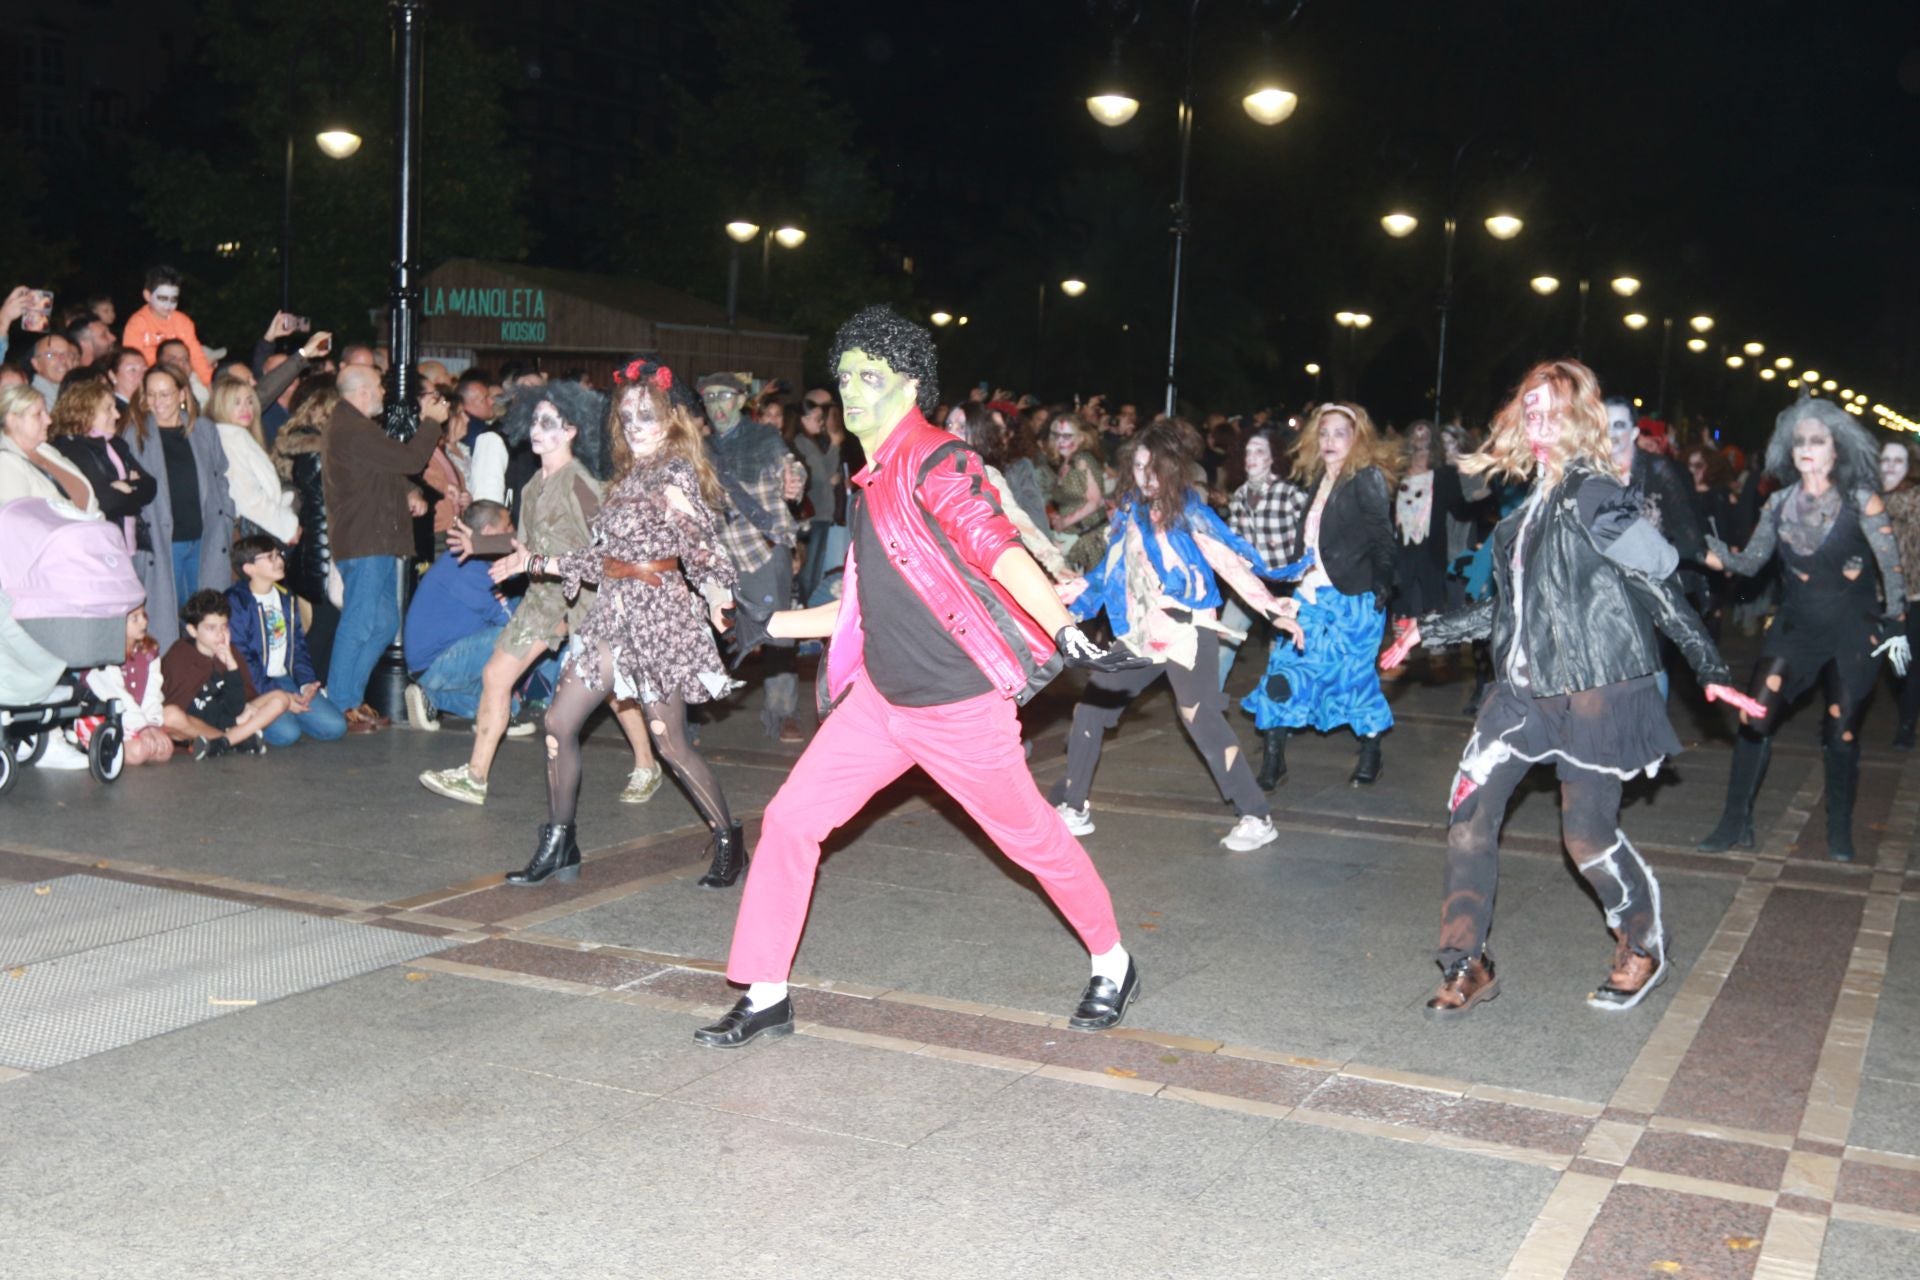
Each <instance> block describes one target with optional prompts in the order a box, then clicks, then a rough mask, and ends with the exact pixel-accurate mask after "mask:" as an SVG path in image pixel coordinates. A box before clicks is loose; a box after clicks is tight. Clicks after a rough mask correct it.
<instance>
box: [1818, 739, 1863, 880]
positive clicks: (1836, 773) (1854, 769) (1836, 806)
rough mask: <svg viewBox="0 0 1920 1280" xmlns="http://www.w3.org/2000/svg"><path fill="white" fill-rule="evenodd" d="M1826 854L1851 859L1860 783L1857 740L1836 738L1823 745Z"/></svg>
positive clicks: (1830, 856)
mask: <svg viewBox="0 0 1920 1280" xmlns="http://www.w3.org/2000/svg"><path fill="white" fill-rule="evenodd" d="M1825 754H1826V764H1827V856H1828V857H1829V858H1831V859H1833V860H1834V861H1835V862H1852V861H1853V794H1854V792H1855V791H1856V790H1857V789H1858V788H1859V786H1860V744H1859V743H1857V742H1836V743H1831V744H1829V745H1828V747H1827V749H1826V753H1825Z"/></svg>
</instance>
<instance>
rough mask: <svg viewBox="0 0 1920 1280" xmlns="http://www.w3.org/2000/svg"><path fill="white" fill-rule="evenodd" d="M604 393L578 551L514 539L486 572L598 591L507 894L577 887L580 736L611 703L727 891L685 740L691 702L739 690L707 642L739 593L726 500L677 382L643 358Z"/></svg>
mask: <svg viewBox="0 0 1920 1280" xmlns="http://www.w3.org/2000/svg"><path fill="white" fill-rule="evenodd" d="M614 381H615V391H614V395H613V412H612V415H611V421H610V422H609V424H608V434H609V435H610V436H611V437H612V443H613V479H612V480H611V482H609V484H608V485H607V491H606V497H605V500H604V502H603V503H602V505H601V507H600V510H599V512H598V513H597V514H596V515H595V516H594V518H593V522H592V526H591V529H590V530H589V539H588V542H587V544H586V545H585V546H582V547H580V548H578V549H577V550H572V551H568V552H566V553H564V554H559V555H535V554H532V553H530V552H529V551H528V550H527V548H526V545H525V544H524V543H521V542H519V541H518V540H516V541H515V543H514V547H513V552H512V554H510V555H507V556H504V557H502V558H501V559H500V560H498V561H496V562H495V564H494V566H493V568H492V570H491V573H492V575H493V580H494V581H495V582H504V581H506V580H507V579H508V578H511V577H513V576H514V575H515V574H518V573H526V574H529V575H530V576H532V577H533V578H535V579H536V580H537V579H540V578H556V579H558V580H559V581H560V582H561V584H562V585H563V587H564V588H565V592H566V594H567V595H568V596H569V597H572V596H576V595H578V594H579V593H580V590H581V588H582V587H583V586H584V585H585V584H586V583H589V582H597V583H599V591H598V593H597V594H596V595H595V596H594V601H593V607H592V609H591V610H589V611H588V613H587V616H586V618H585V619H583V620H582V621H581V623H580V625H579V627H578V629H577V630H575V631H574V633H573V640H572V643H571V644H570V645H569V646H568V650H567V659H566V665H565V669H564V674H563V675H562V676H561V680H560V687H559V689H558V690H556V691H555V692H554V695H553V702H552V703H551V704H550V705H549V706H548V708H547V715H546V734H545V739H546V751H547V822H546V825H544V826H542V827H541V828H540V838H539V843H538V845H537V846H536V848H535V850H534V854H533V858H532V859H531V860H530V861H529V862H528V863H527V865H526V867H525V869H524V870H521V871H517V872H514V873H512V874H511V875H509V876H508V877H507V883H509V884H516V885H533V884H539V883H541V882H542V881H545V880H548V879H550V878H556V877H557V878H559V879H561V880H573V879H577V878H578V877H579V875H580V846H579V844H578V843H577V841H576V840H575V839H574V812H575V806H576V803H577V801H578V797H579V792H580V730H581V728H582V726H584V725H585V723H586V719H587V716H588V715H589V714H591V713H592V711H593V709H594V708H595V707H597V706H599V705H600V703H602V702H604V701H605V700H606V699H607V697H608V695H609V694H611V695H612V696H614V697H617V698H631V699H635V700H637V701H638V702H639V703H640V704H641V706H642V708H643V709H644V711H645V713H646V720H647V727H648V729H650V730H651V731H652V733H653V738H654V743H655V746H656V748H657V749H658V751H659V754H660V756H661V758H662V759H664V760H665V761H666V763H667V766H668V767H669V768H670V769H672V770H673V773H674V776H675V777H676V778H677V779H678V780H679V782H680V785H681V786H682V787H683V788H684V789H685V790H686V792H687V794H688V797H689V798H690V799H692V801H693V803H694V807H695V808H696V809H698V810H699V812H700V816H701V817H702V818H704V819H706V822H707V825H708V826H709V827H710V828H712V831H713V847H714V852H713V865H712V866H711V867H710V868H709V870H708V872H707V874H706V875H705V876H704V877H702V879H701V881H700V883H701V885H702V887H705V888H725V887H728V886H730V885H732V884H733V883H734V881H735V880H737V879H738V878H739V876H740V871H741V869H742V868H743V867H745V865H746V843H745V840H744V838H743V837H742V835H741V831H740V824H739V823H737V822H735V821H733V816H732V814H731V812H730V811H729V810H728V808H727V797H726V793H725V792H723V791H722V790H721V788H720V779H719V778H718V777H717V776H716V775H715V774H714V772H713V770H712V768H711V767H709V766H708V764H707V762H706V761H705V760H704V759H703V758H702V757H701V755H700V753H699V751H698V750H696V749H695V747H694V745H693V742H692V740H691V739H690V738H689V737H688V736H687V704H689V703H694V702H707V701H709V700H711V699H713V698H717V697H720V696H721V695H722V694H725V693H728V692H731V691H732V690H733V689H734V688H736V687H737V685H736V684H735V682H734V681H733V680H732V679H731V678H729V677H728V675H727V673H726V667H725V665H724V664H723V663H722V662H721V659H720V651H719V649H718V647H716V646H715V644H714V639H713V633H714V631H715V630H723V629H725V628H726V626H727V625H728V622H727V619H726V618H725V616H724V610H727V609H730V608H732V607H733V588H734V585H735V584H736V583H737V582H738V581H739V571H738V570H737V569H735V568H734V564H733V560H732V558H731V557H729V556H728V554H727V551H726V548H725V546H724V545H722V543H721V541H720V518H719V514H718V513H719V511H720V510H721V509H722V508H723V506H724V504H725V501H726V499H725V497H724V495H723V493H722V491H721V488H720V480H719V477H718V476H716V475H715V474H714V471H713V466H712V464H711V463H710V462H708V461H707V456H706V450H705V448H704V445H703V443H702V440H701V434H700V427H699V425H698V422H697V420H696V419H695V417H694V410H693V401H692V396H691V394H690V393H689V392H688V390H687V388H686V386H685V384H684V383H682V382H681V380H680V379H679V378H678V377H677V376H675V374H674V373H673V371H672V370H671V369H668V368H667V367H666V366H664V365H660V364H655V363H654V362H653V361H651V360H647V359H644V358H641V359H636V360H634V361H632V362H630V363H629V364H627V365H626V366H625V367H624V368H623V369H621V370H619V371H618V373H617V374H616V376H615V379H614ZM696 592H697V594H696ZM709 623H711V624H712V625H711V628H709V625H708V624H709Z"/></svg>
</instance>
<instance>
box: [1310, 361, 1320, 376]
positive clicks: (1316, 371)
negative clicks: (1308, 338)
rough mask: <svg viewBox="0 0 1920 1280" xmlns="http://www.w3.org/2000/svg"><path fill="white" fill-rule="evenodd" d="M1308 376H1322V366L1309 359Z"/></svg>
mask: <svg viewBox="0 0 1920 1280" xmlns="http://www.w3.org/2000/svg"><path fill="white" fill-rule="evenodd" d="M1307 376H1308V377H1310V378H1317V377H1319V376H1320V366H1319V365H1318V364H1316V363H1314V362H1313V361H1311V360H1309V361H1307Z"/></svg>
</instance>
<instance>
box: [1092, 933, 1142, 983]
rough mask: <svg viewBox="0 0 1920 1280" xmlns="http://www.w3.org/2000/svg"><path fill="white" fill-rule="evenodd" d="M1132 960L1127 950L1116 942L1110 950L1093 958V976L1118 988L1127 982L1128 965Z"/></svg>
mask: <svg viewBox="0 0 1920 1280" xmlns="http://www.w3.org/2000/svg"><path fill="white" fill-rule="evenodd" d="M1132 959H1133V958H1132V957H1131V956H1129V955H1128V954H1127V949H1126V948H1125V947H1123V946H1121V945H1120V944H1119V943H1117V942H1116V943H1114V944H1113V946H1112V948H1111V949H1110V950H1107V951H1103V952H1101V953H1100V954H1099V955H1097V956H1095V957H1093V976H1094V977H1096V978H1105V979H1106V980H1107V981H1108V982H1111V983H1112V984H1113V985H1114V986H1116V987H1117V986H1119V985H1120V984H1121V983H1122V982H1124V981H1125V980H1126V977H1127V965H1128V964H1130V963H1131V962H1132Z"/></svg>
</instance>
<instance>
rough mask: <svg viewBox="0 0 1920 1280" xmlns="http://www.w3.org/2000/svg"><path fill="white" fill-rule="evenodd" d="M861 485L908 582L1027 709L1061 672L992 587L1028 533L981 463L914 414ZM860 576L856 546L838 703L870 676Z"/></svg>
mask: <svg viewBox="0 0 1920 1280" xmlns="http://www.w3.org/2000/svg"><path fill="white" fill-rule="evenodd" d="M853 483H854V484H855V485H857V486H859V489H860V501H861V503H862V505H863V506H864V507H865V508H866V511H867V517H868V519H870V520H872V521H873V529H874V532H875V533H876V534H877V535H878V536H879V539H880V541H881V542H882V543H883V544H884V545H885V546H886V547H887V549H888V552H889V553H890V554H891V555H892V556H893V560H894V563H895V565H897V566H898V567H899V570H900V576H901V577H902V578H904V579H905V580H906V582H907V585H908V586H910V587H911V588H913V592H914V594H915V595H917V596H918V597H919V598H920V600H921V601H922V602H923V603H924V604H925V605H926V606H927V608H928V610H930V611H931V612H932V614H933V616H934V618H935V619H936V620H937V621H938V622H939V623H940V625H941V626H943V627H945V628H946V629H947V633H948V634H949V635H951V636H952V637H953V639H954V642H955V643H956V644H958V645H959V646H960V648H961V650H962V652H964V653H965V654H966V655H967V656H968V657H969V658H972V659H973V661H974V663H975V665H977V666H978V667H979V668H980V670H981V672H982V673H983V674H985V675H986V677H987V679H989V680H990V681H992V682H993V687H994V688H996V689H998V690H999V691H1000V694H1001V696H1002V697H1007V698H1013V699H1015V700H1016V701H1018V702H1022V703H1024V702H1025V701H1026V700H1027V699H1029V698H1031V697H1032V696H1033V695H1034V694H1036V693H1038V692H1040V690H1041V689H1043V688H1045V687H1046V684H1047V682H1048V681H1050V680H1052V679H1053V677H1054V676H1056V675H1058V674H1059V673H1060V669H1061V666H1062V665H1063V664H1062V663H1061V661H1060V657H1059V655H1058V654H1057V653H1055V652H1054V648H1053V640H1052V639H1051V638H1050V637H1049V636H1048V635H1047V634H1046V632H1044V631H1043V630H1041V629H1040V624H1038V623H1037V622H1035V621H1034V620H1033V619H1032V618H1030V617H1028V616H1027V613H1026V610H1024V609H1022V608H1021V607H1020V606H1019V604H1017V603H1016V602H1015V601H1014V598H1013V597H1012V596H1011V595H1009V594H1007V591H1006V589H1005V588H1003V587H1002V586H1001V585H1000V584H999V583H997V582H995V581H994V580H993V565H994V562H995V561H996V560H998V559H999V558H1000V556H1001V554H1002V553H1003V552H1004V551H1006V549H1007V548H1008V547H1017V546H1019V545H1020V534H1019V531H1018V530H1016V529H1015V528H1014V527H1013V522H1012V521H1010V520H1008V519H1007V518H1006V516H1005V515H1003V514H1001V511H1000V505H999V503H998V501H997V500H996V499H995V498H994V494H993V490H992V488H990V487H989V486H988V484H987V476H986V467H985V464H984V463H982V462H981V460H980V455H979V454H977V453H975V452H974V451H973V450H972V449H970V448H968V447H967V446H966V445H965V444H963V443H962V442H960V441H959V440H956V439H954V438H953V437H952V436H951V435H949V434H947V433H946V432H944V431H942V430H940V429H939V428H937V427H934V426H932V425H931V424H929V423H928V422H927V420H926V419H925V418H923V417H921V416H920V411H919V410H918V409H911V410H908V412H907V416H906V417H905V418H904V419H902V420H901V422H900V425H899V426H897V427H895V428H894V429H893V434H891V435H889V436H888V437H887V439H886V443H884V444H882V445H881V446H880V448H879V449H878V450H876V451H875V452H874V455H873V459H872V461H870V462H869V463H868V464H867V465H866V467H865V468H864V469H862V470H861V471H860V472H859V473H857V474H856V475H855V476H854V477H853ZM858 573H859V567H858V566H857V565H856V564H855V563H854V553H853V549H852V548H851V547H849V548H848V550H847V567H846V572H845V576H844V578H843V579H842V581H841V588H840V617H839V620H838V622H836V623H835V625H834V631H833V643H832V644H831V645H830V646H829V648H828V650H827V673H826V681H827V697H828V699H829V700H830V702H838V701H839V700H840V699H841V698H842V697H844V696H845V695H846V692H847V690H848V689H849V688H850V687H851V682H852V681H853V680H854V679H857V678H858V677H859V676H860V675H861V674H862V673H863V671H864V668H865V662H864V656H865V649H864V646H865V641H866V633H865V631H864V630H863V629H862V627H861V625H860V592H859V589H858V588H859V578H858Z"/></svg>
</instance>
